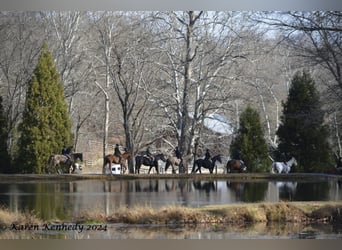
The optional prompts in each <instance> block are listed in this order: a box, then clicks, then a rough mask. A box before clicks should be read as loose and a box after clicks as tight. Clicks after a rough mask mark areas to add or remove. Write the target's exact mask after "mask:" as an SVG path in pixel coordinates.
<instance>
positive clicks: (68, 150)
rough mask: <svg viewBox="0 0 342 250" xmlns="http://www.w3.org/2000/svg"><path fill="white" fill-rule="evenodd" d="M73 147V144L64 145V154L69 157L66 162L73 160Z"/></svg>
mask: <svg viewBox="0 0 342 250" xmlns="http://www.w3.org/2000/svg"><path fill="white" fill-rule="evenodd" d="M72 148H73V146H69V147H66V146H65V144H64V145H63V149H62V155H64V156H65V157H66V158H67V159H66V162H69V161H71V156H70V153H71V150H72Z"/></svg>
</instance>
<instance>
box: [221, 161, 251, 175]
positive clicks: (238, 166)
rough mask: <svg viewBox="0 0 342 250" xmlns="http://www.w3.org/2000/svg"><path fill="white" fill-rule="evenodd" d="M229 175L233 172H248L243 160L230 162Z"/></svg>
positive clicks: (228, 165)
mask: <svg viewBox="0 0 342 250" xmlns="http://www.w3.org/2000/svg"><path fill="white" fill-rule="evenodd" d="M226 168H227V173H230V172H232V171H238V172H240V173H242V172H245V171H246V170H247V167H246V165H245V163H244V162H243V161H241V160H235V159H232V160H229V161H228V162H227V165H226Z"/></svg>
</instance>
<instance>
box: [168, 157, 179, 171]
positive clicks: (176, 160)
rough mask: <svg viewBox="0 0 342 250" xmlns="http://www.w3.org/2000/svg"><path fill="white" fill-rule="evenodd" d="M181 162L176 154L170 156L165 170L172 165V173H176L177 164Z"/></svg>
mask: <svg viewBox="0 0 342 250" xmlns="http://www.w3.org/2000/svg"><path fill="white" fill-rule="evenodd" d="M181 163H182V160H181V159H179V158H177V157H175V156H170V157H169V158H167V159H166V163H165V172H166V171H167V169H168V168H169V167H170V166H171V167H172V173H173V174H175V173H176V169H175V166H178V167H179V166H180V165H181Z"/></svg>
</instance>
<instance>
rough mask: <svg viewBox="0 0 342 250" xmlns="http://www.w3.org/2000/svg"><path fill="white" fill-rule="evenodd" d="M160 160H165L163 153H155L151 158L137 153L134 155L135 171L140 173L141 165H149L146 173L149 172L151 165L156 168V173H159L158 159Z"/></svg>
mask: <svg viewBox="0 0 342 250" xmlns="http://www.w3.org/2000/svg"><path fill="white" fill-rule="evenodd" d="M159 160H162V161H163V162H166V159H165V156H164V154H162V153H160V154H155V155H153V160H152V159H150V158H148V157H147V156H145V155H137V156H136V157H135V173H136V174H139V173H140V167H141V165H145V166H149V167H150V169H149V170H148V173H150V172H151V169H152V168H153V167H155V168H156V171H157V174H159V167H158V161H159Z"/></svg>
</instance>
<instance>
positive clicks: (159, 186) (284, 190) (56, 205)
mask: <svg viewBox="0 0 342 250" xmlns="http://www.w3.org/2000/svg"><path fill="white" fill-rule="evenodd" d="M280 200H286V201H326V200H342V191H341V183H340V182H338V181H336V180H329V181H312V182H308V181H305V182H303V181H302V182H274V181H270V182H268V181H238V180H234V181H226V180H215V181H207V180H192V179H162V180H156V179H144V180H114V181H104V180H82V181H72V182H56V181H46V182H27V183H24V182H16V183H0V205H4V206H6V207H9V209H10V210H12V211H15V212H17V211H24V210H33V211H35V212H36V213H37V214H38V215H39V216H40V217H41V218H42V219H44V220H47V219H58V218H59V219H63V220H64V219H68V218H74V217H77V216H79V215H80V214H81V213H82V212H83V211H98V212H100V213H105V214H107V215H108V214H110V213H112V212H113V211H114V210H115V209H117V208H119V207H127V208H130V207H134V206H137V205H138V206H151V207H161V206H166V205H170V204H171V205H183V206H189V207H200V206H204V205H212V204H231V203H243V202H261V201H280Z"/></svg>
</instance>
